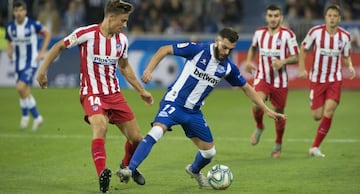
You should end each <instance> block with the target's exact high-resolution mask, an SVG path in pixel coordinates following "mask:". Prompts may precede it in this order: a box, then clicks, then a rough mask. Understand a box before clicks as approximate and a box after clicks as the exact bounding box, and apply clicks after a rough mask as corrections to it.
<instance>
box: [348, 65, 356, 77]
mask: <svg viewBox="0 0 360 194" xmlns="http://www.w3.org/2000/svg"><path fill="white" fill-rule="evenodd" d="M349 72H350V74H351V76H350V79H351V80H352V79H354V78H355V76H356V72H355V69H354V67H353V66H352V65H351V66H349Z"/></svg>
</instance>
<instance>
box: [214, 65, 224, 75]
mask: <svg viewBox="0 0 360 194" xmlns="http://www.w3.org/2000/svg"><path fill="white" fill-rule="evenodd" d="M216 72H217V73H220V74H223V73H224V72H225V68H224V66H221V65H218V66H217V68H216Z"/></svg>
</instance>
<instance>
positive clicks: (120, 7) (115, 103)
mask: <svg viewBox="0 0 360 194" xmlns="http://www.w3.org/2000/svg"><path fill="white" fill-rule="evenodd" d="M132 10H133V6H132V5H131V4H129V3H126V2H123V1H120V0H109V1H108V2H107V4H106V5H105V16H104V19H103V21H102V23H101V24H95V25H89V26H85V27H80V28H78V29H76V30H75V31H73V32H72V33H71V34H70V35H68V36H67V37H65V38H64V39H63V40H60V41H59V42H57V43H56V44H55V45H54V46H53V47H52V48H51V50H50V51H49V54H48V57H47V58H46V59H45V60H44V63H43V65H42V66H41V68H40V70H39V73H38V77H37V80H38V82H39V84H40V86H41V87H42V88H46V87H47V77H46V71H47V70H48V68H49V66H50V64H51V63H52V62H53V61H54V59H55V58H56V57H57V56H59V54H60V53H61V51H63V50H64V49H68V48H71V47H74V46H78V47H79V49H80V61H81V64H80V79H81V80H80V84H81V88H80V101H81V104H82V107H83V109H84V111H85V121H86V122H88V123H89V124H90V126H91V128H92V131H93V139H92V145H91V150H92V157H93V161H94V164H95V167H96V171H97V175H98V176H99V185H100V191H101V192H103V193H106V192H108V190H109V183H110V178H111V171H110V169H108V168H106V152H105V137H106V132H107V123H108V122H109V123H111V124H115V125H116V126H117V127H118V128H119V129H120V131H121V132H122V133H123V134H124V135H125V136H126V138H127V141H126V143H125V156H124V158H123V160H122V163H121V167H122V168H124V167H126V166H128V164H129V161H130V158H131V156H132V154H133V152H134V151H135V149H136V146H137V145H138V143H139V142H140V141H141V140H142V138H143V137H142V135H141V134H140V129H139V126H138V124H137V122H136V119H135V117H134V114H133V112H132V110H131V109H130V107H129V106H128V104H127V102H126V100H125V98H124V96H123V94H122V93H121V91H120V85H119V81H118V78H117V77H116V68H117V66H119V69H120V71H121V73H122V75H123V76H124V77H125V78H126V80H127V81H128V82H129V83H130V84H131V85H132V86H133V87H134V89H135V90H136V91H137V92H138V93H139V95H140V97H141V98H142V100H144V101H145V103H146V104H152V103H153V97H152V95H151V94H150V93H149V92H148V91H146V90H145V89H144V88H143V87H142V85H141V84H140V82H139V81H138V80H137V78H136V76H135V74H134V72H133V69H132V67H131V66H130V64H129V63H128V47H129V44H128V39H127V37H126V36H125V35H124V34H123V33H122V30H123V29H124V28H125V27H126V26H127V21H128V18H129V15H130V13H131V12H132ZM134 175H135V176H134V181H135V182H137V183H138V184H140V185H144V184H145V179H144V177H143V176H142V175H141V173H140V172H138V171H137V170H135V171H134Z"/></svg>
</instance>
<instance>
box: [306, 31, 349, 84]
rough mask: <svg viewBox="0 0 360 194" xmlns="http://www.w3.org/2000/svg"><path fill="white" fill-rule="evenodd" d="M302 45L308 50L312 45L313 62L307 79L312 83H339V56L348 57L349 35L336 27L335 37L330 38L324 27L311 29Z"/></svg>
mask: <svg viewBox="0 0 360 194" xmlns="http://www.w3.org/2000/svg"><path fill="white" fill-rule="evenodd" d="M302 45H303V46H304V48H305V49H306V50H309V49H310V48H311V46H312V45H314V47H313V53H314V61H313V62H312V69H311V71H310V73H309V79H310V81H311V82H314V83H327V82H335V81H341V80H342V76H341V66H342V62H341V60H342V59H341V55H343V56H346V57H347V56H350V50H351V43H350V33H349V32H347V31H346V30H344V29H343V28H341V27H338V29H337V32H336V33H335V35H333V36H331V35H330V34H329V33H328V32H327V31H326V27H325V25H324V24H323V25H318V26H315V27H313V28H311V29H310V30H309V32H308V34H307V35H306V37H305V39H304V41H303V42H302Z"/></svg>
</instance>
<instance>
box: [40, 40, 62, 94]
mask: <svg viewBox="0 0 360 194" xmlns="http://www.w3.org/2000/svg"><path fill="white" fill-rule="evenodd" d="M64 49H66V47H65V43H64V41H63V40H60V41H58V42H57V43H56V44H55V45H54V46H52V47H51V49H50V51H49V53H48V54H47V56H46V58H45V59H44V62H43V64H42V65H41V67H40V68H39V71H38V76H37V77H36V80H37V81H38V82H39V85H40V87H41V88H43V89H44V88H47V84H48V80H47V76H46V72H47V70H48V69H49V67H50V65H51V63H52V62H53V61H54V60H55V59H56V57H58V56H59V55H60V53H61V51H62V50H64Z"/></svg>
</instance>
